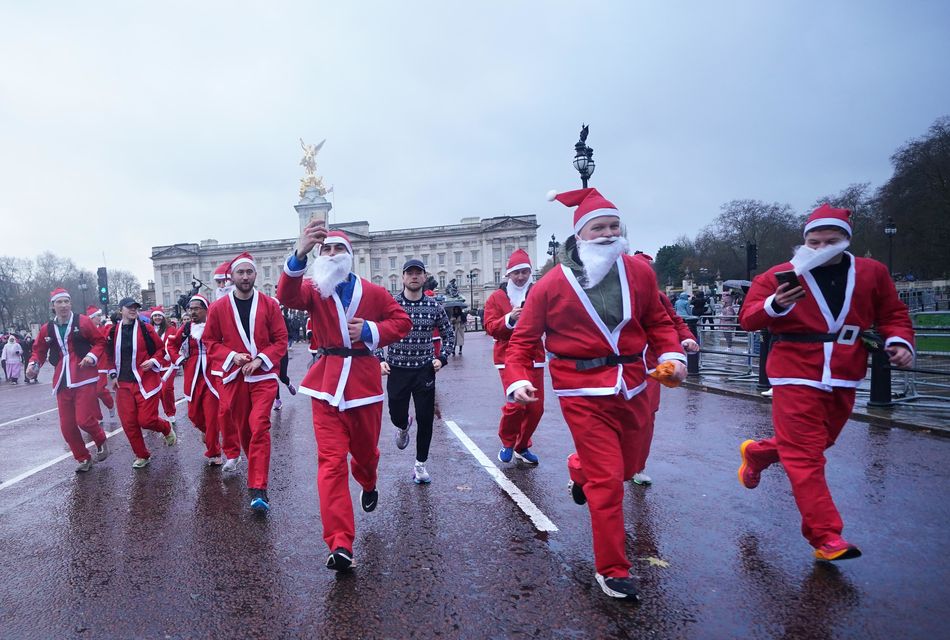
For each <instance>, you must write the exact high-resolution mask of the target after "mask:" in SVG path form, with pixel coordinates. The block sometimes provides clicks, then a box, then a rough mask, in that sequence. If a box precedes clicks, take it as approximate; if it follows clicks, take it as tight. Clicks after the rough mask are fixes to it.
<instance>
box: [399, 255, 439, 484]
mask: <svg viewBox="0 0 950 640" xmlns="http://www.w3.org/2000/svg"><path fill="white" fill-rule="evenodd" d="M425 280H426V268H425V265H424V264H423V263H422V261H421V260H415V259H413V260H409V261H407V262H406V263H405V264H404V265H403V267H402V292H401V293H399V294H396V302H398V303H399V304H400V305H401V306H402V308H403V309H405V310H406V313H408V314H409V319H410V320H412V329H411V330H410V331H409V334H408V335H406V336H405V337H404V338H403V339H402V340H399V341H397V342H393V343H392V344H390V345H389V346H388V347H387V348H386V352H387V353H386V359H385V361H384V362H383V363H382V364H381V365H380V367H381V369H382V373H383V375H387V376H389V378H388V379H387V381H386V393H387V395H388V396H389V419H390V420H391V421H392V423H393V425H395V427H396V430H395V433H394V436H395V441H396V446H397V447H398V448H399V449H405V448H406V446H408V444H409V426H410V424H411V420H410V418H409V401H410V400H412V401H413V402H414V403H415V407H416V463H415V465H414V466H413V472H412V479H413V482H415V483H416V484H429V483H430V482H432V478H431V477H430V475H429V472H428V471H427V470H426V462H427V461H428V459H429V445H430V444H431V443H432V423H433V421H434V420H435V374H437V373H438V372H439V370H440V369H441V368H442V367H444V366H445V365H446V364H447V363H448V356H449V354H451V353H452V352H453V351H454V349H455V332H454V331H453V329H452V323H451V322H449V318H448V316H447V315H446V313H445V308H444V307H443V306H442V305H441V304H439V303H438V302H436V299H435V298H433V297H431V296H427V295H425V294H423V293H422V287H423V285H424V284H425ZM436 329H438V331H439V336H440V337H441V340H439V341H435V344H438V345H440V346H441V348H442V351H440V352H438V353H435V352H434V351H433V344H434V343H433V339H432V338H433V332H434V331H435V330H436Z"/></svg>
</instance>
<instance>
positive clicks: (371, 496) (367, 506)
mask: <svg viewBox="0 0 950 640" xmlns="http://www.w3.org/2000/svg"><path fill="white" fill-rule="evenodd" d="M377 502H379V491H377V490H376V489H375V488H373V489H372V490H371V491H360V506H361V507H363V511H365V512H366V513H369V512H370V511H373V510H374V509H375V508H376V503H377Z"/></svg>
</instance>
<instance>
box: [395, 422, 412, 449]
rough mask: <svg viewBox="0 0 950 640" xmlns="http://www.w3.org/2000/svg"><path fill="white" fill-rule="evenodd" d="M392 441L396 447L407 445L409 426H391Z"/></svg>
mask: <svg viewBox="0 0 950 640" xmlns="http://www.w3.org/2000/svg"><path fill="white" fill-rule="evenodd" d="M393 441H394V442H395V443H396V448H397V449H405V448H406V447H408V446H409V427H406V428H405V429H400V428H399V427H393Z"/></svg>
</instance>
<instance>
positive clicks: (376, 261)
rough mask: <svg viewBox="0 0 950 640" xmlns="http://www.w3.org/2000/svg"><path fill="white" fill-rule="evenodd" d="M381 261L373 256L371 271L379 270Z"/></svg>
mask: <svg viewBox="0 0 950 640" xmlns="http://www.w3.org/2000/svg"><path fill="white" fill-rule="evenodd" d="M381 263H382V260H380V259H379V258H373V271H379V270H380V269H382V265H381Z"/></svg>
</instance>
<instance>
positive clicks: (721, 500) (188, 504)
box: [0, 334, 950, 638]
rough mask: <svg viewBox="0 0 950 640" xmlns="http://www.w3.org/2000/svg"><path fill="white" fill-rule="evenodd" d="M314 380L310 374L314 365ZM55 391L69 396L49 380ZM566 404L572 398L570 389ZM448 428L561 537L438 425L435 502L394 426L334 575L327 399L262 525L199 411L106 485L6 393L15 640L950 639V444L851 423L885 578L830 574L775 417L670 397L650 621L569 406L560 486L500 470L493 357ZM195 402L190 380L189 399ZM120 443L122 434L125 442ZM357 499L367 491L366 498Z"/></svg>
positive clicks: (637, 534) (870, 533) (650, 504)
mask: <svg viewBox="0 0 950 640" xmlns="http://www.w3.org/2000/svg"><path fill="white" fill-rule="evenodd" d="M292 353H293V354H294V356H295V357H294V358H293V359H291V362H290V365H291V366H290V372H291V377H292V379H294V380H295V381H296V380H299V379H300V377H302V373H303V371H304V368H305V367H306V365H307V364H308V363H309V356H308V355H307V354H306V351H305V349H304V348H303V347H302V346H301V345H298V346H297V347H295V348H294V350H293V352H292ZM44 373H47V374H48V371H45V372H44ZM548 383H549V381H548ZM437 384H438V387H439V391H438V397H439V402H440V408H441V413H442V417H443V419H444V420H451V421H452V422H453V423H454V424H456V425H457V426H458V428H459V429H460V430H461V431H462V432H464V434H466V435H467V437H468V438H470V439H471V441H472V442H473V443H474V445H475V446H477V447H478V448H479V449H480V450H481V451H483V452H484V453H485V454H486V455H487V457H488V458H490V459H491V460H492V461H494V464H495V465H497V467H498V468H499V469H501V471H502V472H503V474H504V476H505V477H506V478H507V479H508V480H509V481H510V482H511V483H513V484H514V485H515V487H517V489H518V490H520V491H521V492H523V494H524V496H525V497H526V498H527V499H528V500H529V501H530V504H531V505H533V506H534V507H535V508H536V509H537V510H538V512H540V513H541V514H543V516H544V517H545V518H547V519H548V520H549V521H550V522H551V523H552V524H553V525H554V526H555V527H556V529H557V530H556V531H539V528H538V526H537V520H536V519H535V520H532V519H531V518H529V517H528V515H526V513H525V511H523V510H522V508H521V507H520V506H519V505H518V504H516V503H515V501H514V500H512V498H511V497H510V496H509V495H508V494H507V493H505V491H504V490H503V489H502V487H501V486H500V485H499V484H498V483H496V481H495V480H494V479H493V478H492V477H491V475H490V474H489V473H487V472H486V470H485V469H484V468H483V465H482V464H481V463H480V462H478V460H477V459H476V457H475V456H474V455H473V454H472V452H471V451H470V450H469V448H467V447H466V446H465V445H464V444H463V442H462V441H461V440H460V439H459V438H458V437H457V436H456V435H455V434H454V433H453V432H452V430H451V429H450V428H448V427H446V425H445V424H444V423H443V422H441V421H437V423H436V429H435V436H434V439H433V445H432V452H431V454H430V461H429V465H428V468H429V471H430V473H431V474H432V477H433V482H432V484H431V485H429V486H416V485H415V484H413V483H412V481H411V479H410V477H411V471H412V464H413V461H414V451H413V447H414V444H410V447H409V448H408V449H406V450H405V451H399V450H397V449H396V448H395V446H394V445H393V444H392V439H391V428H392V427H391V425H390V423H389V421H388V418H384V424H383V436H382V439H381V443H380V448H381V451H382V458H381V461H380V484H379V491H380V504H379V507H378V509H377V510H376V511H375V512H373V513H370V514H366V513H363V512H361V511H359V509H358V506H357V516H356V518H357V523H356V524H357V540H356V544H355V549H354V551H355V555H356V563H357V567H356V569H355V571H353V572H352V573H351V574H348V575H338V574H335V573H333V572H331V571H329V570H327V569H325V568H324V566H323V564H324V561H325V558H326V553H327V550H326V548H325V546H324V544H323V541H322V538H321V528H320V517H319V511H318V504H317V495H316V486H315V475H316V455H315V451H316V448H315V444H314V439H313V431H312V426H311V422H310V409H309V399H308V398H306V397H305V396H302V395H298V396H296V397H294V398H290V397H289V396H288V394H287V393H286V390H285V389H283V387H282V397H283V399H284V402H285V404H284V409H283V411H282V412H275V413H274V414H273V416H274V421H273V428H272V438H273V454H272V458H271V476H270V477H271V480H270V488H269V494H270V497H271V501H272V507H273V509H272V511H271V513H270V514H269V515H268V516H267V517H264V518H262V517H258V516H256V515H254V514H252V513H251V512H250V511H249V510H248V509H247V497H246V490H245V475H244V471H246V464H245V465H242V467H241V471H240V472H239V473H237V474H236V475H230V474H223V473H222V472H221V471H220V470H218V469H211V468H207V467H205V466H204V463H203V457H202V455H201V454H202V451H203V448H202V446H201V443H200V440H199V434H198V433H197V432H196V431H195V430H194V429H193V428H192V427H191V426H190V424H189V423H188V420H187V418H186V417H185V415H184V413H185V411H184V405H179V419H178V424H179V427H178V432H179V434H180V442H179V445H177V446H175V447H172V448H166V447H165V446H163V445H162V443H161V439H160V437H159V436H158V435H157V434H149V435H148V436H147V442H148V444H149V447H150V448H151V449H152V453H153V458H152V464H151V465H150V466H149V467H147V468H146V469H144V470H142V471H139V472H134V471H133V470H132V469H131V466H130V465H131V462H132V458H133V456H132V453H131V451H130V449H129V446H128V443H127V441H126V440H125V436H124V435H123V434H122V433H121V432H119V433H118V434H117V435H116V436H114V437H112V438H110V443H111V445H112V448H113V454H112V456H111V457H110V458H109V459H108V460H107V461H105V462H104V463H102V464H99V465H96V467H95V468H94V469H93V471H92V472H90V473H88V474H82V475H77V474H75V473H73V467H74V463H73V461H72V460H71V459H67V460H64V461H61V462H58V463H56V464H54V465H52V466H49V467H48V468H45V469H43V470H41V471H38V472H36V473H33V474H32V475H29V476H27V477H26V478H24V479H22V480H18V481H15V482H14V483H13V484H7V483H9V482H11V481H12V480H14V479H15V478H16V477H17V476H18V475H21V474H23V473H24V472H29V471H30V470H31V469H34V468H36V467H37V466H39V465H42V464H43V463H45V462H48V461H50V460H53V459H55V458H57V457H59V456H61V455H63V454H64V453H65V445H64V444H63V442H62V438H61V436H60V434H59V429H58V422H57V415H56V413H55V411H54V412H50V413H46V414H42V415H39V416H37V417H32V418H29V419H27V420H19V421H17V422H14V423H13V424H6V423H8V422H10V421H12V420H16V419H18V418H21V417H23V416H30V415H32V414H36V413H39V412H43V411H46V410H48V409H50V408H52V407H54V403H53V400H52V398H51V397H50V395H49V393H50V387H49V385H48V384H47V385H43V386H32V387H28V388H27V387H23V386H22V385H21V386H20V387H19V388H3V389H2V390H0V461H2V464H0V467H2V469H0V481H3V482H4V484H2V485H0V540H3V543H2V549H3V553H2V554H0V575H2V576H3V580H2V581H0V638H91V637H97V638H113V637H114V638H142V637H148V638H164V637H168V638H205V637H210V636H217V637H222V638H244V637H247V638H258V637H260V638H265V637H266V638H297V637H315V638H639V637H643V638H738V637H742V638H936V637H943V633H945V629H946V627H947V625H948V624H950V613H948V608H947V606H946V602H947V601H948V596H950V586H948V577H950V571H948V563H947V560H946V558H947V556H948V552H950V534H948V529H950V503H948V501H947V496H948V495H950V491H948V490H950V465H948V464H947V459H948V454H950V440H947V439H944V438H940V437H936V436H932V435H928V434H921V433H914V432H909V431H904V430H900V429H882V428H879V427H869V426H868V425H865V424H861V423H849V424H848V426H847V427H846V428H845V430H844V432H843V434H842V437H841V438H840V440H839V443H838V445H836V446H835V447H834V448H833V449H832V450H830V451H829V452H828V459H829V465H828V477H829V482H830V484H831V487H832V491H833V493H834V496H835V498H836V501H837V502H838V505H839V508H840V509H841V511H842V514H843V516H844V519H845V523H846V528H845V536H846V537H847V538H849V539H850V540H852V541H853V542H855V543H856V544H858V545H859V546H860V547H861V548H862V550H863V551H864V554H865V555H864V557H862V558H860V559H857V560H852V561H848V562H845V563H841V564H839V565H834V566H826V565H820V564H816V563H815V562H814V561H813V560H812V558H811V553H810V551H811V549H810V547H809V546H808V545H807V543H806V542H805V541H804V539H802V538H801V536H800V534H799V519H798V514H797V511H796V509H795V505H794V502H793V500H792V497H791V493H790V490H789V487H788V482H787V479H786V478H785V475H784V472H783V471H782V470H781V468H780V467H774V468H772V469H770V470H769V471H767V472H766V473H765V474H763V480H762V484H761V485H760V487H759V488H758V489H756V490H755V491H748V490H746V489H743V488H742V487H740V486H739V484H738V482H737V480H736V468H737V466H738V444H739V442H741V440H743V439H744V438H746V437H761V436H765V435H768V434H770V431H771V427H770V420H769V413H768V411H769V407H768V406H767V405H762V404H760V403H756V402H751V401H748V400H743V399H739V398H731V397H726V396H721V395H714V394H708V393H702V392H699V391H686V390H673V391H669V390H664V392H663V393H664V397H663V405H662V408H661V410H660V415H659V417H658V420H657V427H656V437H655V440H654V446H653V451H652V454H651V458H650V462H649V465H648V469H647V471H648V472H649V473H650V475H651V476H652V477H653V479H654V482H655V484H654V485H653V486H652V487H649V488H643V487H637V486H635V485H632V484H630V485H629V486H628V487H627V496H626V498H625V502H624V508H625V514H626V518H627V530H628V550H629V554H630V556H631V558H635V560H634V572H635V573H636V575H637V576H638V577H639V581H640V587H641V591H642V596H643V600H642V602H641V603H639V604H638V605H631V604H630V603H626V602H618V601H614V600H611V599H609V598H607V597H606V596H604V595H603V594H602V593H601V591H600V589H599V588H598V587H597V586H596V584H595V583H594V581H593V565H592V557H591V552H590V518H589V516H588V514H587V511H586V508H583V507H577V506H576V505H574V504H573V502H571V500H570V499H569V498H568V497H567V492H566V489H565V485H566V482H567V471H566V468H565V464H564V460H565V458H566V457H567V455H568V454H569V453H570V452H571V451H572V447H571V441H570V436H569V434H568V431H567V428H566V427H565V425H564V424H563V421H562V419H561V415H560V411H559V409H558V407H557V402H556V400H555V399H554V397H553V394H551V393H549V394H548V399H547V406H546V414H545V418H544V420H543V422H542V424H541V427H540V429H539V431H538V433H537V435H536V437H535V442H536V446H535V447H534V448H533V450H534V451H535V452H536V453H537V454H538V455H539V456H540V457H541V465H540V466H539V467H538V468H528V467H524V466H519V465H514V464H512V465H504V464H502V463H500V462H497V459H496V457H495V456H496V454H497V449H498V447H499V443H498V441H497V435H496V428H497V419H498V416H499V407H500V395H501V385H500V382H499V380H498V377H497V373H496V372H495V370H494V369H493V368H492V367H491V363H490V341H489V340H488V339H486V338H485V337H484V336H483V335H476V334H469V336H467V340H466V353H465V355H464V356H463V357H461V358H456V359H454V360H452V361H451V362H450V364H449V366H448V367H447V368H446V369H445V370H444V371H443V372H442V373H440V374H439V377H438V383H437ZM179 385H180V378H179ZM105 427H106V430H107V431H111V430H114V429H117V428H118V423H117V422H116V421H115V420H110V419H108V418H107V419H106V423H105ZM351 488H352V494H353V498H354V500H357V498H358V487H357V486H356V484H355V483H352V482H351Z"/></svg>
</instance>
